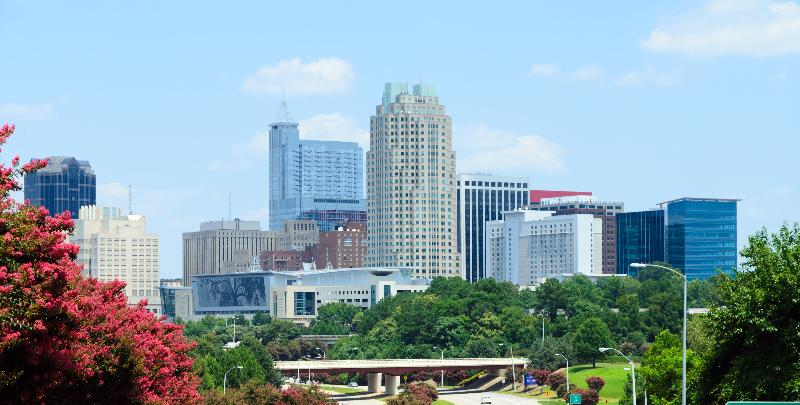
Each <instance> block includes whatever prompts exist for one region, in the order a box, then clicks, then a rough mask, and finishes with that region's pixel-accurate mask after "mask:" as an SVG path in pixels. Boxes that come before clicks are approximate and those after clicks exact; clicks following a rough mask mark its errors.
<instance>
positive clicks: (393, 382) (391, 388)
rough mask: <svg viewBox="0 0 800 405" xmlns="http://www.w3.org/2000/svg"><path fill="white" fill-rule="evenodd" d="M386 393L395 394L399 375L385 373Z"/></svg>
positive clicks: (398, 384) (398, 383)
mask: <svg viewBox="0 0 800 405" xmlns="http://www.w3.org/2000/svg"><path fill="white" fill-rule="evenodd" d="M385 378H386V391H385V392H386V395H397V388H398V387H399V386H400V376H399V375H389V374H386V377H385Z"/></svg>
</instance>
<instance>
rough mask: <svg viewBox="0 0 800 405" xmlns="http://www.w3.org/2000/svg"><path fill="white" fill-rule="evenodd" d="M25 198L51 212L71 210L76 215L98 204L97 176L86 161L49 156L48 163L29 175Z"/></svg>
mask: <svg viewBox="0 0 800 405" xmlns="http://www.w3.org/2000/svg"><path fill="white" fill-rule="evenodd" d="M24 183H25V185H24V187H23V190H24V194H25V199H26V200H30V202H31V204H33V205H38V206H40V207H45V208H47V211H49V212H50V215H56V214H60V213H62V212H64V211H69V212H70V213H71V214H72V218H77V217H78V210H79V209H80V208H81V207H82V206H84V205H95V204H96V203H97V188H96V187H97V185H96V183H97V178H96V177H95V174H94V171H93V170H92V166H91V165H89V162H87V161H85V160H77V159H75V158H73V157H67V156H52V157H49V158H47V166H45V167H43V168H41V169H39V170H37V171H35V172H32V173H28V174H26V175H25V179H24Z"/></svg>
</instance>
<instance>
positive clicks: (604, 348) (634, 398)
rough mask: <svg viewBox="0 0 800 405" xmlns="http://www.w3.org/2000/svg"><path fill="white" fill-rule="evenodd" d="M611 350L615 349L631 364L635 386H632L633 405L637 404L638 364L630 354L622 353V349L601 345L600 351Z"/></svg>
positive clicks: (632, 379)
mask: <svg viewBox="0 0 800 405" xmlns="http://www.w3.org/2000/svg"><path fill="white" fill-rule="evenodd" d="M609 350H613V351H615V352H617V353H619V355H620V356H622V357H624V358H625V359H626V360H628V364H630V365H631V381H632V382H633V386H632V387H633V405H636V366H635V365H634V364H633V360H631V359H629V358H628V356H626V355H624V354H622V352H621V351H619V350H617V349H615V348H613V347H601V348H600V351H601V352H603V353H605V352H607V351H609Z"/></svg>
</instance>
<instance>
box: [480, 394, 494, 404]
mask: <svg viewBox="0 0 800 405" xmlns="http://www.w3.org/2000/svg"><path fill="white" fill-rule="evenodd" d="M484 404H485V405H491V404H492V397H490V396H488V395H484V396H483V397H481V405H484Z"/></svg>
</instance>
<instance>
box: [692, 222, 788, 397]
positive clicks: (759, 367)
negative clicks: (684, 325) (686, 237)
mask: <svg viewBox="0 0 800 405" xmlns="http://www.w3.org/2000/svg"><path fill="white" fill-rule="evenodd" d="M741 254H742V257H743V259H744V260H743V263H742V268H743V271H737V272H736V274H735V277H734V278H726V279H724V280H722V281H721V283H720V288H719V297H720V303H721V304H722V305H721V306H720V307H718V308H715V309H712V311H711V313H710V314H709V322H710V325H711V328H710V330H712V331H713V332H714V338H715V341H716V344H715V345H714V347H713V349H712V350H711V353H710V355H709V357H708V359H707V363H706V368H705V371H704V373H703V378H702V381H701V390H700V391H701V395H700V403H703V404H709V405H713V404H724V403H725V402H726V401H728V400H734V399H735V400H751V401H755V400H775V399H798V398H800V315H799V314H800V299H798V297H800V295H798V291H800V225H799V224H795V225H794V226H791V227H789V226H787V225H784V226H782V227H781V228H780V229H779V230H778V232H777V233H774V234H772V235H770V234H768V233H767V231H766V230H765V229H762V230H761V231H759V232H758V233H756V234H755V235H753V236H751V237H750V239H749V241H748V244H747V246H746V247H745V248H744V249H743V250H742V252H741Z"/></svg>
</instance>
